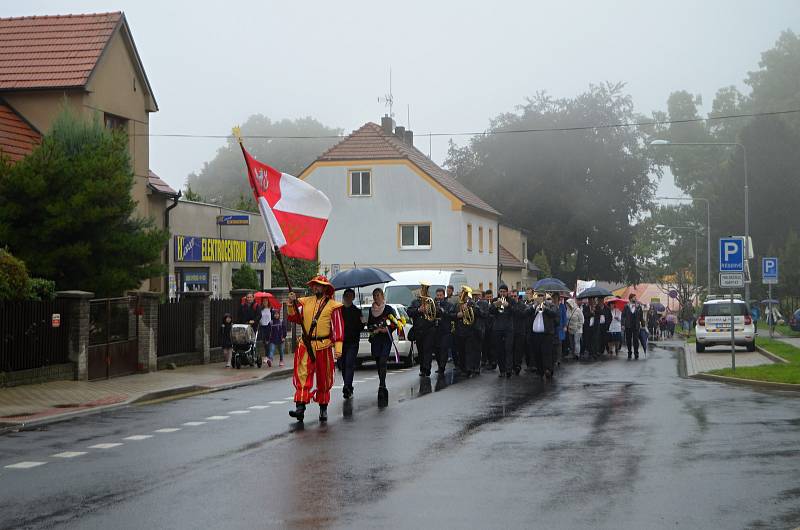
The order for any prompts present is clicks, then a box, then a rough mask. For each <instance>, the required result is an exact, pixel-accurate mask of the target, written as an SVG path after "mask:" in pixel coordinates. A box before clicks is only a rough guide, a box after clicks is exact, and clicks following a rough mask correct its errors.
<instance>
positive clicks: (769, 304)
mask: <svg viewBox="0 0 800 530" xmlns="http://www.w3.org/2000/svg"><path fill="white" fill-rule="evenodd" d="M767 296H768V297H769V302H767V308H768V309H767V311H769V313H767V322H768V323H769V338H773V337H774V336H775V322H774V319H772V318H770V317H771V316H772V284H769V294H768V295H767Z"/></svg>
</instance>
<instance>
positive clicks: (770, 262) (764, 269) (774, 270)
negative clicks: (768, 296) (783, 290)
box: [761, 258, 778, 282]
mask: <svg viewBox="0 0 800 530" xmlns="http://www.w3.org/2000/svg"><path fill="white" fill-rule="evenodd" d="M761 278H762V279H763V280H774V281H776V282H777V281H778V258H761Z"/></svg>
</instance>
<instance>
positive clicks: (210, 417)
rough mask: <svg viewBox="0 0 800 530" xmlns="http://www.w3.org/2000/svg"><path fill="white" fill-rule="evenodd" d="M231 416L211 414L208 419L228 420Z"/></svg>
mask: <svg viewBox="0 0 800 530" xmlns="http://www.w3.org/2000/svg"><path fill="white" fill-rule="evenodd" d="M228 418H230V416H209V417H208V418H206V419H207V420H227V419H228Z"/></svg>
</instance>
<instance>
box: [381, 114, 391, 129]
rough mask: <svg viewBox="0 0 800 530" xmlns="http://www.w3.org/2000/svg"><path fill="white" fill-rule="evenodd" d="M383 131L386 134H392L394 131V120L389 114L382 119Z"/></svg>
mask: <svg viewBox="0 0 800 530" xmlns="http://www.w3.org/2000/svg"><path fill="white" fill-rule="evenodd" d="M381 129H383V132H385V133H386V134H392V129H394V120H393V119H392V118H390V117H389V115H388V114H384V116H383V118H381Z"/></svg>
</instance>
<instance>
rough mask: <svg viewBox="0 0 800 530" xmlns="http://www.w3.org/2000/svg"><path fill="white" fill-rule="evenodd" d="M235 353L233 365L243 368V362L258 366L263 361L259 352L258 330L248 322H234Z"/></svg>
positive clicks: (232, 328)
mask: <svg viewBox="0 0 800 530" xmlns="http://www.w3.org/2000/svg"><path fill="white" fill-rule="evenodd" d="M231 343H232V344H233V354H232V355H231V366H234V367H236V368H241V367H242V365H243V364H246V365H248V366H258V367H259V368H261V363H262V362H263V361H262V359H261V356H260V355H259V354H258V332H257V331H253V328H252V327H251V326H250V325H248V324H234V325H233V326H232V327H231Z"/></svg>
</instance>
